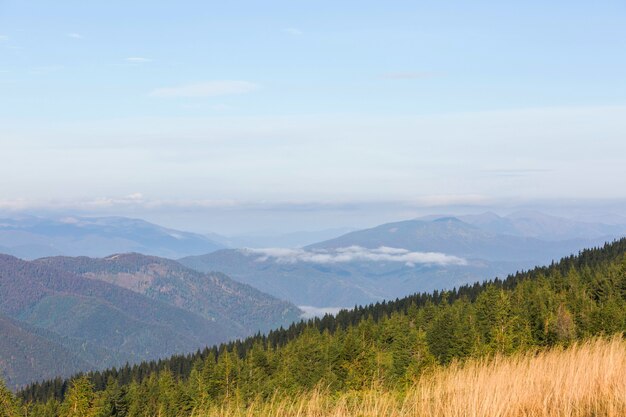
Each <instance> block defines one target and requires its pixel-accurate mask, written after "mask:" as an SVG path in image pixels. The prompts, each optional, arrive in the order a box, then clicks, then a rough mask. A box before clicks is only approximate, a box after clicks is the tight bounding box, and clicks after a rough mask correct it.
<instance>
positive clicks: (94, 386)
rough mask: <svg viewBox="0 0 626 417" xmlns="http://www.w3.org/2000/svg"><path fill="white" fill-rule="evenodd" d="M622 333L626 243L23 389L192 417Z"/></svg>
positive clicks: (44, 397)
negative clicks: (187, 352) (231, 406)
mask: <svg viewBox="0 0 626 417" xmlns="http://www.w3.org/2000/svg"><path fill="white" fill-rule="evenodd" d="M624 330H626V239H622V240H620V241H616V242H614V243H611V244H607V245H605V246H604V247H602V248H596V249H589V250H585V251H583V252H581V253H580V254H578V255H577V256H570V257H568V258H564V259H562V260H561V261H560V262H558V263H553V264H551V265H550V266H546V267H541V268H535V269H533V270H531V271H528V272H520V273H517V274H514V275H511V276H509V277H508V278H507V279H505V280H494V281H490V282H485V283H482V284H475V285H471V286H470V285H468V286H463V287H461V288H458V289H455V290H452V291H446V292H434V293H430V294H416V295H413V296H410V297H406V298H403V299H398V300H395V301H391V302H388V303H379V304H374V305H369V306H365V307H358V308H355V309H354V310H351V311H343V312H341V313H339V314H338V315H337V317H335V318H333V317H330V316H326V317H324V318H321V319H315V320H310V321H308V322H301V323H299V324H296V325H293V326H291V327H290V328H288V329H286V330H282V329H281V330H278V331H274V332H270V333H269V334H268V335H266V336H262V335H258V336H255V337H252V338H248V339H246V340H243V341H237V342H232V343H228V344H222V345H220V346H214V347H212V348H207V349H204V350H202V351H199V352H197V353H195V354H190V355H186V356H174V357H172V358H170V359H168V360H162V361H158V362H154V361H153V362H146V363H142V364H140V365H136V366H133V367H129V366H127V367H122V368H118V369H110V370H108V371H104V372H95V373H90V374H86V375H84V376H82V377H76V378H74V379H73V380H61V379H57V380H51V381H47V382H43V383H39V384H33V385H31V386H30V387H28V388H27V389H25V390H23V391H21V392H20V393H19V397H20V399H21V400H22V401H24V402H25V403H26V404H30V405H29V406H28V408H29V410H30V413H31V414H29V415H37V416H38V415H41V416H44V415H46V416H53V415H61V416H66V415H69V414H66V413H65V412H64V411H63V410H66V409H67V407H69V406H70V405H68V404H75V403H76V401H77V399H76V397H77V396H79V397H81V398H86V400H85V404H86V405H85V407H87V409H89V410H93V411H94V412H96V411H98V410H100V411H98V412H101V411H102V410H103V409H104V408H106V410H109V411H106V412H105V413H104V414H98V415H117V416H121V415H124V416H145V415H161V416H185V415H191V414H192V412H194V410H195V412H198V411H200V410H209V409H216V408H215V407H217V409H219V407H220V404H233V403H236V404H240V405H241V406H242V407H243V406H246V405H250V404H253V403H254V404H258V402H259V401H260V402H261V403H264V404H266V403H268V402H270V403H271V402H272V401H273V400H276V398H283V396H285V395H286V398H296V397H297V396H299V395H305V396H306V395H309V394H304V393H313V392H315V390H319V389H322V390H323V392H324V395H325V396H327V395H330V396H331V397H329V398H337V396H342V395H347V394H348V393H355V394H354V395H360V394H359V393H361V394H362V393H366V392H368V391H369V390H371V389H373V388H376V389H380V390H383V391H385V392H391V393H396V394H394V395H406V394H407V393H409V392H411V389H412V388H411V387H414V384H418V383H419V381H421V380H422V378H424V377H425V376H426V375H432V374H433V372H441V370H442V369H447V367H449V366H451V365H453V366H457V365H454V364H463V363H473V362H472V361H479V360H480V359H481V358H489V357H492V356H493V355H504V356H510V355H523V353H524V352H534V351H536V350H537V349H539V350H544V349H548V348H557V347H567V346H572V345H573V344H576V343H577V342H578V341H581V340H589V339H592V338H594V337H597V336H609V335H613V334H620V333H622V332H624ZM617 346H622V345H620V344H619V343H618V345H617ZM102 404H105V405H102ZM98 407H100V408H98ZM102 407H104V408H102ZM107 407H108V408H107ZM212 407H213V408H212ZM113 409H115V410H117V411H115V412H112V411H111V410H113ZM86 415H88V414H86ZM216 415H217V414H216ZM233 415H235V414H233ZM607 415H608V414H607Z"/></svg>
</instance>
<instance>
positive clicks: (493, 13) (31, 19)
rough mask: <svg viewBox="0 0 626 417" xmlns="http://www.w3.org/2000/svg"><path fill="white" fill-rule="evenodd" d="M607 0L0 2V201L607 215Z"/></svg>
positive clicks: (257, 227) (617, 86)
mask: <svg viewBox="0 0 626 417" xmlns="http://www.w3.org/2000/svg"><path fill="white" fill-rule="evenodd" d="M625 8H626V5H624V4H623V3H620V2H603V3H602V4H592V3H587V2H567V3H565V2H552V3H549V4H546V3H545V2H538V1H536V2H535V1H533V2H526V3H524V6H523V7H522V6H518V5H511V4H493V2H473V3H471V4H466V5H461V4H457V5H456V6H455V8H454V10H450V8H449V7H447V6H446V5H439V4H432V5H431V4H418V3H414V2H399V3H396V4H394V5H388V4H382V3H377V2H358V3H356V2H342V3H341V4H337V3H336V2H321V3H320V2H317V3H315V5H307V4H298V5H295V4H292V3H289V2H285V1H276V2H270V3H263V4H258V3H254V2H241V3H237V4H230V3H229V4H211V3H205V2H197V1H186V2H182V3H180V2H178V3H176V4H173V3H171V4H170V3H159V2H157V3H155V2H145V1H138V2H132V3H128V2H120V1H111V2H106V3H99V4H94V3H83V2H62V3H58V2H57V3H47V2H42V1H37V2H30V3H28V4H26V3H23V2H17V1H13V0H12V1H5V2H2V3H1V4H0V91H1V94H2V99H0V146H1V148H2V158H1V161H2V163H1V164H0V186H1V188H2V194H1V195H0V214H1V213H6V215H15V214H19V213H33V214H45V215H47V214H52V215H55V214H61V215H63V214H64V213H67V214H80V215H90V216H99V215H122V216H131V217H139V218H144V219H147V220H150V221H153V222H156V223H159V224H163V225H166V226H170V227H176V228H181V229H185V230H193V231H198V232H202V233H207V232H216V233H222V234H228V235H233V234H244V233H285V232H290V231H298V230H323V229H328V228H338V227H355V228H360V227H366V226H372V225H375V224H380V223H384V222H388V221H395V220H401V219H407V218H413V217H417V216H420V215H426V214H433V213H439V212H443V213H452V214H454V213H467V212H473V213H476V212H483V211H495V212H497V213H499V214H506V213H508V212H511V211H515V210H520V209H522V210H523V209H537V210H540V211H544V212H547V213H551V214H556V215H565V216H568V217H575V218H577V217H582V218H589V219H596V220H600V219H602V217H603V216H605V217H606V216H607V215H611V216H614V215H617V216H626V210H625V209H623V207H626V205H625V204H624V201H626V188H625V187H624V186H623V185H624V178H626V164H624V163H623V159H624V158H623V156H624V155H626V141H625V140H624V134H625V133H626V94H625V93H626V84H625V83H624V82H623V74H624V73H626V55H625V54H623V51H622V45H623V42H622V41H623V40H624V39H625V38H626V27H625V26H624V25H623V22H622V21H621V19H620V16H623V15H624V11H625ZM137 22H140V24H137Z"/></svg>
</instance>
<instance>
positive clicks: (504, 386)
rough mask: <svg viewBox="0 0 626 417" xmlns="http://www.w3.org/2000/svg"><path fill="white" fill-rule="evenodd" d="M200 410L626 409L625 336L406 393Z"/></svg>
mask: <svg viewBox="0 0 626 417" xmlns="http://www.w3.org/2000/svg"><path fill="white" fill-rule="evenodd" d="M201 416H202V417H214V416H215V417H217V416H219V417H258V416H276V417H326V416H328V417H357V416H358V417H366V416H367V417H369V416H372V417H374V416H376V417H378V416H381V417H382V416H386V417H405V416H419V417H557V416H558V417H600V416H603V417H625V416H626V342H625V341H624V340H623V339H622V338H621V337H615V338H613V339H611V340H601V339H596V340H592V341H589V342H585V343H581V344H577V345H574V346H571V347H569V348H567V349H552V350H548V351H544V352H539V353H537V352H532V353H526V354H520V355H517V356H513V357H501V356H497V357H494V358H489V359H484V360H475V361H469V362H466V363H465V364H456V365H452V366H450V367H447V368H445V369H442V370H439V371H437V372H434V373H433V374H431V375H427V376H424V377H422V378H421V379H420V380H419V381H418V382H417V383H416V384H415V386H413V387H412V388H411V389H409V390H408V392H406V393H404V394H401V393H397V392H390V391H384V390H371V391H365V392H351V393H345V394H341V395H339V396H331V395H326V394H324V392H323V391H322V390H316V391H313V392H311V393H308V394H306V395H301V396H298V397H295V398H284V397H279V396H278V395H277V396H276V397H275V398H274V399H272V400H271V401H266V402H261V401H259V402H255V403H253V404H252V405H250V406H248V407H244V406H242V405H238V404H235V403H228V404H224V405H223V406H222V407H219V408H218V407H214V408H211V409H206V410H197V411H196V412H194V417H201Z"/></svg>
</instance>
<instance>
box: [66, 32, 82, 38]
mask: <svg viewBox="0 0 626 417" xmlns="http://www.w3.org/2000/svg"><path fill="white" fill-rule="evenodd" d="M67 37H68V38H72V39H83V35H81V34H80V33H76V32H73V33H68V34H67Z"/></svg>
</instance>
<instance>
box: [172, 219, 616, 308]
mask: <svg viewBox="0 0 626 417" xmlns="http://www.w3.org/2000/svg"><path fill="white" fill-rule="evenodd" d="M605 241H606V240H605V238H603V237H596V238H590V239H570V240H566V241H544V240H540V239H537V238H531V237H524V236H514V235H504V234H497V233H493V232H491V231H488V230H487V231H486V230H482V229H481V228H480V227H478V226H474V225H471V224H468V223H466V222H463V221H461V220H459V219H457V218H450V217H445V218H436V219H433V220H408V221H403V222H395V223H388V224H384V225H381V226H378V227H374V228H371V229H366V230H360V231H356V232H351V233H348V234H345V235H343V236H340V237H338V238H335V239H331V240H327V241H324V242H320V243H317V244H314V245H310V246H307V247H305V248H303V249H297V250H296V249H277V248H268V249H225V250H220V251H216V252H213V253H210V254H206V255H200V256H190V257H186V258H183V259H180V260H179V261H180V262H181V263H183V264H184V265H186V266H188V267H190V268H194V269H197V270H199V271H213V270H217V271H223V272H224V273H226V274H228V275H229V276H232V277H233V278H234V279H236V280H238V281H241V282H245V283H247V284H250V285H252V286H254V287H256V288H259V289H260V290H262V291H264V292H267V293H269V294H272V295H274V296H276V297H279V298H282V299H287V300H290V301H292V302H294V303H296V304H298V305H301V306H317V307H348V306H352V305H355V304H363V303H369V302H373V301H380V300H383V299H393V298H396V297H402V296H404V295H406V294H410V293H412V292H418V291H432V290H435V289H442V288H452V287H455V286H459V285H462V284H464V283H467V282H472V281H475V280H478V279H481V278H483V277H491V276H504V275H507V274H509V273H511V272H514V271H517V270H521V269H528V268H532V267H534V266H535V265H541V264H545V263H549V262H551V261H552V260H553V259H558V258H560V257H562V256H565V255H568V254H570V253H572V252H577V251H578V250H580V249H582V248H583V247H586V246H594V245H597V244H602V243H604V242H605ZM431 252H436V253H435V254H433V253H431Z"/></svg>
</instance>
